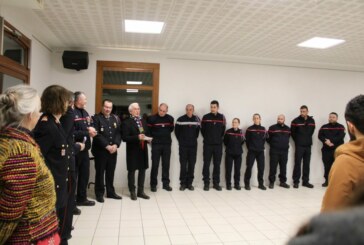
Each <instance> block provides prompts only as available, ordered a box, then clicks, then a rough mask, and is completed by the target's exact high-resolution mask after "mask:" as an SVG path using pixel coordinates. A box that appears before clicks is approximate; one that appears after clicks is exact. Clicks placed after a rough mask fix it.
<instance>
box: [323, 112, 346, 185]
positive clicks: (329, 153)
mask: <svg viewBox="0 0 364 245" xmlns="http://www.w3.org/2000/svg"><path fill="white" fill-rule="evenodd" d="M337 118H338V115H337V113H336V112H331V113H330V114H329V123H328V124H325V125H322V127H321V128H320V131H319V134H318V138H319V139H320V141H321V142H322V144H323V145H322V148H321V152H322V162H323V163H324V169H325V173H324V178H325V182H324V183H323V184H322V187H327V186H328V184H329V178H328V177H329V173H330V169H331V166H332V164H333V163H334V160H335V157H334V153H335V150H336V148H337V147H339V146H340V145H342V144H344V137H345V127H344V126H343V125H341V124H340V123H338V122H337Z"/></svg>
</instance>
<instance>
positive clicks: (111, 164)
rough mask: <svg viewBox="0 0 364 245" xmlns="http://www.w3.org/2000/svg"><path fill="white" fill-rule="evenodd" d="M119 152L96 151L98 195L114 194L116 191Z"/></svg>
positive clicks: (96, 185) (96, 188) (96, 192)
mask: <svg viewBox="0 0 364 245" xmlns="http://www.w3.org/2000/svg"><path fill="white" fill-rule="evenodd" d="M116 160H117V153H114V154H110V153H109V152H107V151H104V152H98V153H95V172H96V173H95V194H96V196H103V195H104V193H105V183H106V193H107V195H112V194H114V193H115V188H114V174H115V168H116Z"/></svg>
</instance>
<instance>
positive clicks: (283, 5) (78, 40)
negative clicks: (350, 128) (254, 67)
mask: <svg viewBox="0 0 364 245" xmlns="http://www.w3.org/2000/svg"><path fill="white" fill-rule="evenodd" d="M33 11H34V12H35V13H36V15H38V16H39V17H40V19H41V20H42V21H43V22H44V23H45V24H46V25H47V26H48V27H49V28H50V29H51V30H53V32H54V34H55V35H56V37H57V38H58V39H59V41H60V42H61V43H62V46H63V47H72V48H116V49H126V50H128V49H136V50H158V51H159V52H161V53H162V54H163V53H164V54H168V55H170V56H173V55H176V57H177V56H178V55H179V57H183V55H185V56H186V57H200V58H201V57H205V58H204V59H214V60H225V61H248V62H249V61H251V62H258V63H275V64H286V65H290V64H292V65H298V66H300V64H301V65H303V66H310V67H321V68H322V67H324V68H325V67H326V68H333V69H344V70H360V71H364V0H46V1H45V5H44V8H43V9H42V10H33ZM125 19H136V20H150V21H164V22H165V28H164V30H163V32H162V34H160V35H156V34H132V33H125V32H124V27H123V21H124V20H125ZM315 36H320V37H329V38H339V39H345V40H346V42H345V43H344V44H342V45H339V46H336V47H333V48H330V49H324V50H318V49H308V48H302V47H297V46H296V45H297V44H298V43H300V42H302V41H305V40H307V39H309V38H312V37H315ZM48 45H49V46H50V47H51V48H53V49H57V48H62V47H59V44H58V45H56V44H53V43H49V44H48Z"/></svg>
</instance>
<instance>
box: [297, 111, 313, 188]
mask: <svg viewBox="0 0 364 245" xmlns="http://www.w3.org/2000/svg"><path fill="white" fill-rule="evenodd" d="M315 127H316V126H315V120H314V119H313V118H312V117H311V116H309V115H308V108H307V106H305V105H303V106H301V108H300V115H299V116H298V117H296V118H295V119H293V121H292V123H291V135H292V138H293V140H294V142H295V147H296V151H295V156H294V168H293V188H298V185H299V183H300V177H301V161H302V160H303V166H302V186H304V187H307V188H313V187H314V186H313V185H312V184H311V183H310V182H309V180H310V161H311V146H312V135H313V133H314V131H315Z"/></svg>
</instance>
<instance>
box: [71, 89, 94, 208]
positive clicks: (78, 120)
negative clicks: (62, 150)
mask: <svg viewBox="0 0 364 245" xmlns="http://www.w3.org/2000/svg"><path fill="white" fill-rule="evenodd" d="M74 95H75V106H74V113H75V124H74V126H75V131H74V137H75V141H76V142H81V143H84V144H85V149H84V150H83V151H80V152H79V153H78V154H77V155H76V176H77V178H78V180H77V197H76V202H77V205H78V206H94V205H95V202H94V201H90V200H88V199H87V185H88V180H89V177H90V158H89V155H88V150H89V149H90V148H91V137H95V136H96V134H97V132H96V130H95V128H94V127H93V123H92V119H91V117H90V115H89V114H88V112H87V111H86V110H85V108H86V103H87V99H86V95H85V94H84V93H83V92H75V94H74Z"/></svg>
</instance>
